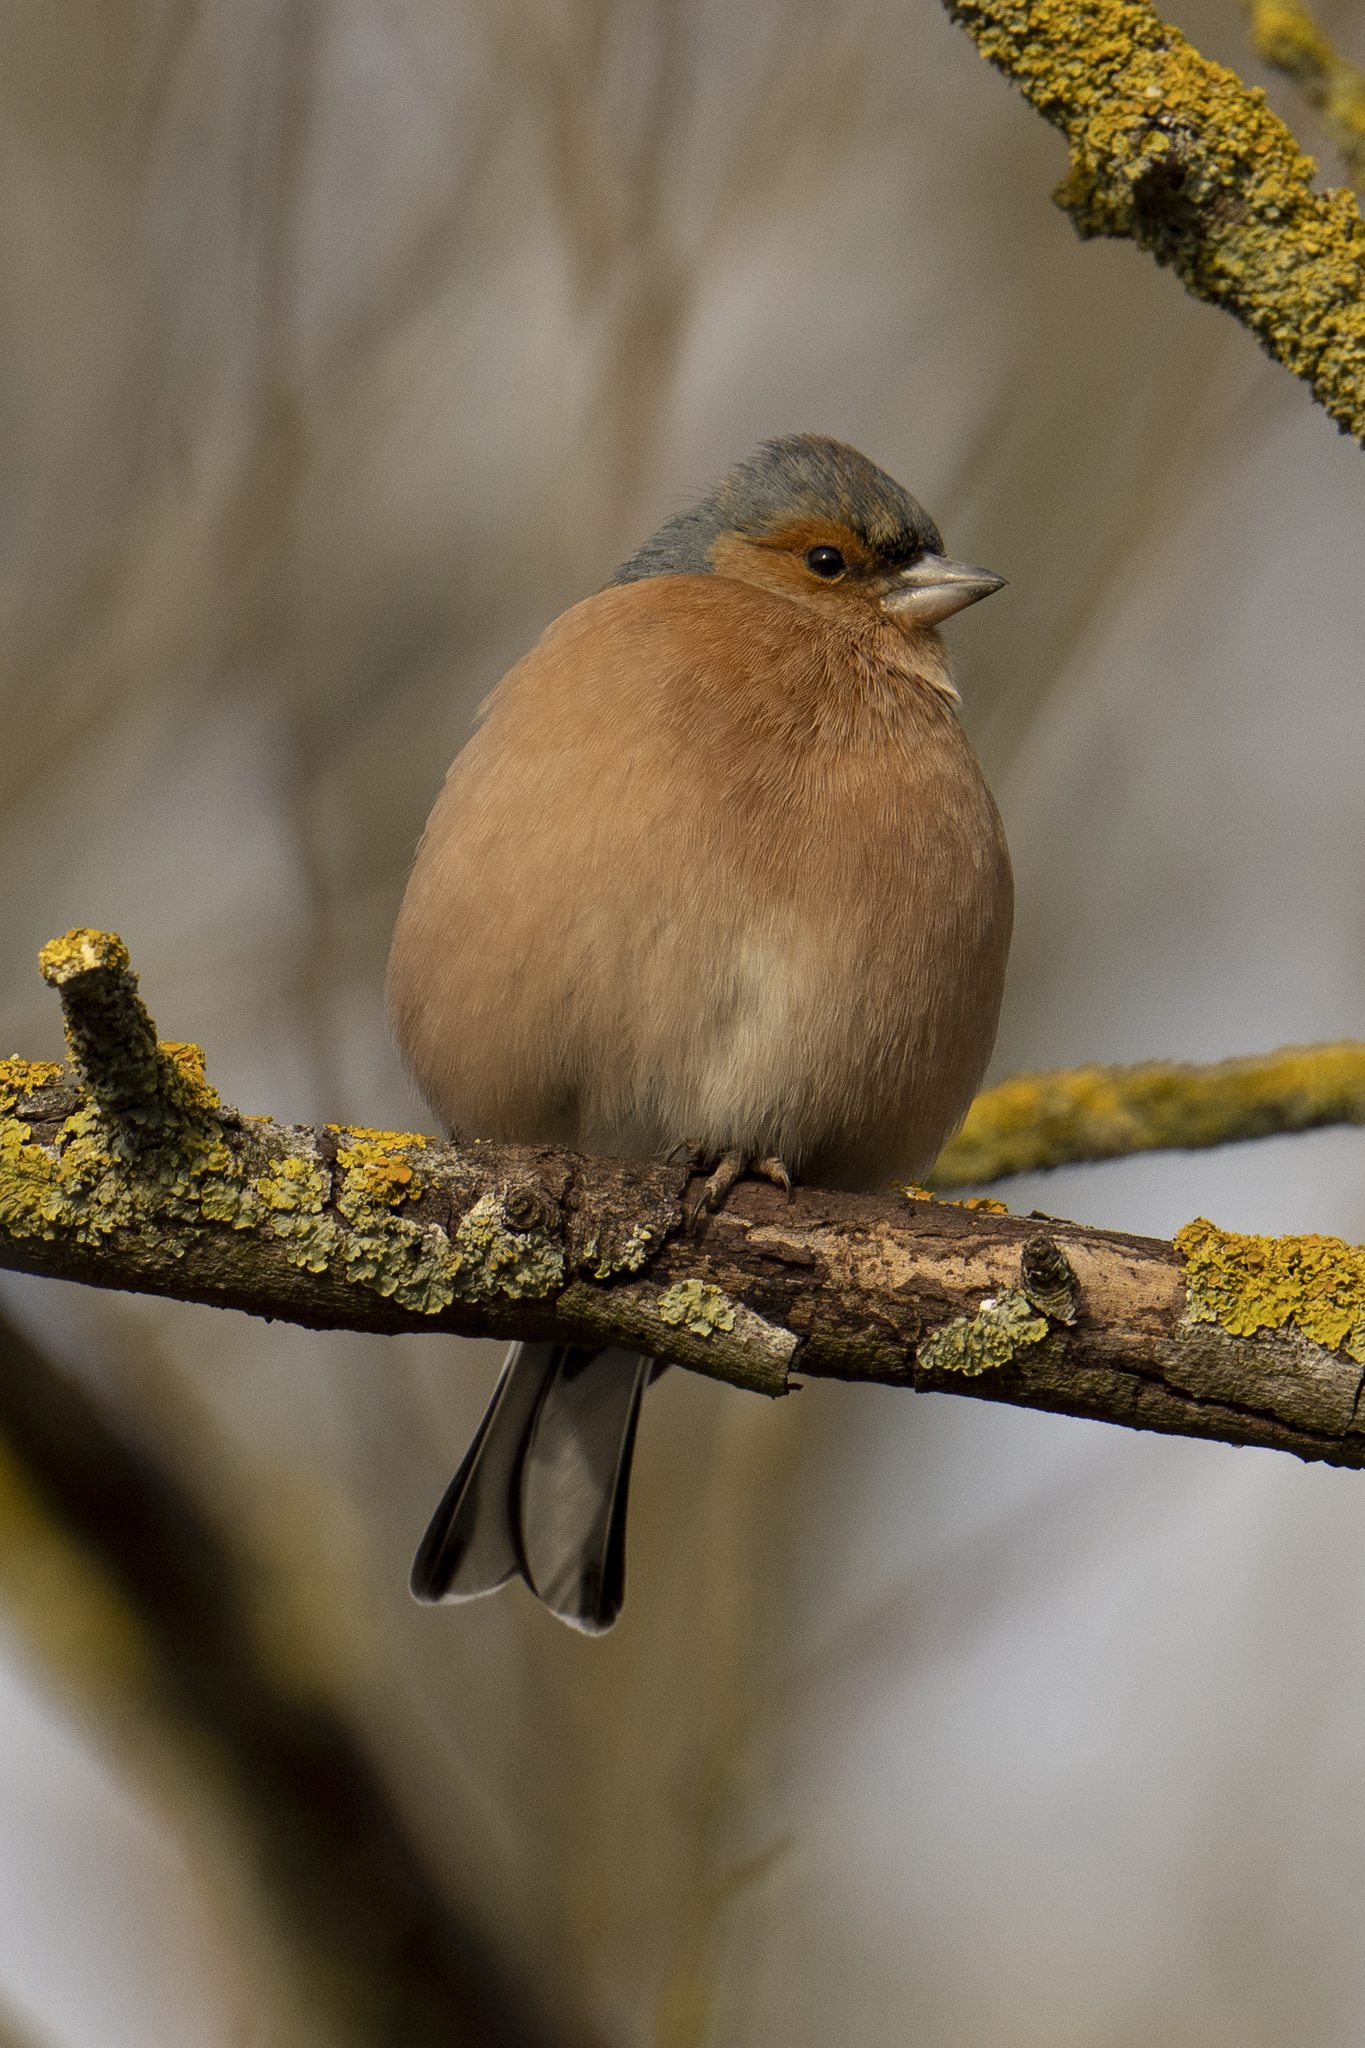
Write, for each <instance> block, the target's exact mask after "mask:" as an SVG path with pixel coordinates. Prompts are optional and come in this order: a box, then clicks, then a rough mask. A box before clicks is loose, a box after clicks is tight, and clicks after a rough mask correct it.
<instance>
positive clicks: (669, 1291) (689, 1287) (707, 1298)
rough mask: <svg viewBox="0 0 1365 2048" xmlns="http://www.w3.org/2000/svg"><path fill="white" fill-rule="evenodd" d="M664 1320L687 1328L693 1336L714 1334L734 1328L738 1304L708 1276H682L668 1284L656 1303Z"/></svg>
mask: <svg viewBox="0 0 1365 2048" xmlns="http://www.w3.org/2000/svg"><path fill="white" fill-rule="evenodd" d="M655 1313H656V1314H657V1315H658V1318H659V1321H660V1322H661V1323H667V1324H668V1325H669V1326H670V1327H671V1328H674V1329H684V1330H686V1331H687V1332H688V1333H689V1334H690V1335H691V1336H693V1337H712V1336H714V1335H715V1333H716V1331H717V1330H727V1331H728V1330H733V1329H734V1327H735V1304H734V1303H733V1302H732V1301H731V1299H730V1297H729V1295H728V1294H726V1293H725V1291H724V1289H723V1288H720V1287H713V1286H711V1284H710V1283H709V1281H705V1280H678V1281H676V1282H675V1283H674V1285H673V1286H672V1287H666V1288H665V1289H664V1291H663V1293H662V1294H661V1295H660V1296H659V1298H658V1301H657V1302H656V1304H655Z"/></svg>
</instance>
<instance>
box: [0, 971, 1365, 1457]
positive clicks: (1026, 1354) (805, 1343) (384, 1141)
mask: <svg viewBox="0 0 1365 2048" xmlns="http://www.w3.org/2000/svg"><path fill="white" fill-rule="evenodd" d="M43 969H44V973H45V974H46V976H47V978H48V980H49V981H50V982H52V983H53V985H54V986H56V987H57V989H58V991H59V993H60V995H61V998H62V1002H63V1006H64V1008H65V1011H66V1015H67V1025H68V1037H69V1041H70V1044H71V1047H72V1051H73V1054H74V1056H75V1061H76V1067H75V1070H74V1071H72V1070H66V1069H59V1068H52V1067H34V1066H30V1065H28V1064H26V1063H25V1062H22V1061H10V1062H7V1063H5V1064H4V1065H3V1066H0V1263H3V1264H5V1265H8V1266H12V1267H14V1268H16V1269H19V1270H22V1271H26V1272H31V1273H41V1274H49V1275H53V1276H56V1277H60V1278H64V1279H72V1280H81V1281H85V1282H87V1283H89V1284H92V1285H96V1286H105V1287H121V1288H130V1289H134V1290H137V1291H140V1292H144V1293H151V1294H165V1295H171V1296H174V1297H176V1298H177V1299H180V1300H185V1301H197V1302H204V1303H210V1304H212V1305H214V1306H217V1307H221V1308H237V1309H244V1310H246V1311H248V1312H249V1313H251V1314H254V1315H260V1316H266V1317H272V1318H281V1319H284V1320H288V1321H291V1322H297V1323H303V1324H307V1325H309V1326H312V1327H315V1328H336V1329H350V1330H373V1331H396V1330H418V1329H422V1330H433V1331H435V1330H443V1331H458V1332H461V1333H462V1334H465V1335H479V1336H501V1337H553V1338H561V1339H565V1340H569V1341H572V1342H575V1343H581V1344H625V1345H630V1346H633V1347H635V1348H638V1349H640V1350H643V1351H646V1352H649V1353H651V1354H653V1355H654V1356H656V1357H659V1358H662V1359H668V1360H671V1361H673V1362H674V1363H677V1364H679V1365H684V1366H688V1367H690V1368H692V1369H693V1370H695V1371H699V1372H704V1373H708V1374H710V1375H711V1376H712V1377H714V1378H717V1379H723V1380H728V1381H730V1382H731V1383H733V1384H734V1385H736V1386H741V1387H749V1388H753V1389H755V1390H757V1391H759V1392H762V1393H767V1394H781V1393H785V1392H787V1391H788V1389H789V1388H790V1387H791V1385H792V1384H793V1382H794V1380H795V1379H797V1378H798V1377H824V1378H835V1379H846V1380H871V1381H879V1382H883V1383H885V1384H889V1385H893V1386H907V1387H915V1388H919V1389H936V1390H940V1391H950V1392H956V1393H971V1394H975V1395H977V1396H978V1397H980V1398H983V1399H987V1400H998V1401H1006V1402H1012V1403H1015V1404H1017V1405H1019V1406H1022V1407H1031V1408H1044V1409H1050V1410H1053V1411H1055V1412H1058V1413H1062V1414H1068V1415H1084V1416H1093V1417H1097V1418H1100V1419H1102V1420H1105V1421H1109V1422H1118V1423H1123V1424H1127V1425H1129V1426H1131V1427H1136V1428H1145V1429H1158V1430H1165V1431H1172V1432H1176V1433H1179V1434H1182V1435H1187V1436H1200V1437H1214V1438H1218V1439H1220V1440H1221V1441H1224V1442H1227V1443H1237V1444H1265V1445H1269V1446H1272V1447H1274V1448H1276V1449H1280V1450H1289V1451H1294V1452H1296V1453H1297V1454H1298V1455H1299V1456H1300V1457H1304V1458H1315V1459H1323V1460H1326V1461H1327V1462H1330V1463H1334V1464H1341V1465H1351V1466H1355V1465H1360V1464H1362V1463H1365V1426H1363V1425H1362V1423H1361V1420H1360V1417H1359V1414H1358V1410H1359V1405H1360V1394H1361V1384H1362V1376H1363V1375H1362V1365H1363V1364H1365V1253H1361V1252H1358V1251H1356V1250H1354V1249H1353V1248H1352V1247H1350V1246H1347V1245H1344V1244H1340V1243H1338V1242H1337V1241H1336V1240H1334V1239H1329V1238H1281V1239H1275V1240H1271V1239H1262V1238H1252V1237H1236V1236H1233V1235H1231V1234H1230V1233H1224V1232H1221V1231H1218V1230H1215V1228H1214V1227H1213V1225H1212V1224H1208V1223H1205V1222H1203V1221H1202V1220H1201V1221H1199V1222H1197V1223H1193V1224H1191V1225H1189V1226H1187V1227H1186V1229H1185V1230H1184V1231H1182V1232H1180V1233H1179V1234H1178V1235H1177V1238H1176V1240H1175V1241H1174V1243H1166V1242H1163V1241H1159V1240H1156V1239H1152V1238H1143V1237H1131V1236H1126V1235H1122V1234H1120V1233H1117V1232H1113V1231H1103V1230H1094V1229H1089V1228H1085V1227H1082V1226H1080V1225H1078V1224H1073V1223H1066V1222H1062V1221H1060V1220H1057V1219H1054V1218H1050V1217H1040V1216H1038V1215H1033V1216H1028V1217H1020V1216H1011V1215H1008V1214H1004V1213H997V1211H998V1210H999V1205H998V1204H987V1205H976V1204H967V1205H963V1206H958V1205H954V1204H945V1203H940V1202H936V1201H933V1200H931V1199H929V1198H927V1197H921V1196H920V1195H919V1194H918V1192H917V1191H916V1192H915V1193H904V1194H900V1193H896V1194H887V1195H855V1194H845V1193H835V1192H828V1191H822V1190H819V1189H809V1188H803V1189H798V1190H797V1191H796V1193H795V1194H794V1195H793V1196H792V1197H791V1198H790V1199H788V1198H787V1197H785V1196H783V1195H782V1194H781V1193H779V1192H778V1191H777V1190H776V1189H773V1188H770V1187H767V1186H765V1185H759V1184H752V1185H743V1186H741V1187H740V1188H739V1189H737V1190H736V1192H735V1193H734V1195H732V1197H731V1199H730V1201H729V1202H728V1203H727V1205H726V1207H725V1208H724V1210H723V1211H722V1212H721V1213H720V1214H718V1215H716V1216H714V1217H708V1218H706V1219H705V1220H704V1221H703V1222H702V1223H701V1225H700V1226H699V1227H698V1226H697V1225H696V1224H694V1223H693V1221H692V1217H691V1204H692V1203H693V1201H694V1200H695V1196H696V1193H697V1183H696V1182H694V1181H692V1180H690V1179H689V1176H688V1174H687V1172H686V1171H685V1169H683V1168H681V1167H673V1166H668V1165H657V1164H651V1163H640V1162H626V1161H620V1160H608V1159H587V1158H583V1157H580V1156H578V1155H576V1154H573V1153H570V1152H565V1151H561V1150H556V1149H553V1148H548V1147H540V1146H493V1145H485V1144H479V1143H475V1144H470V1145H454V1144H443V1143H439V1142H437V1141H436V1140H434V1139H427V1138H423V1137H421V1136H417V1135H415V1134H411V1133H393V1132H377V1131H368V1130H357V1129H351V1128H347V1127H340V1126H333V1125H328V1126H324V1127H323V1128H321V1129H311V1128H306V1127H301V1126H285V1125H281V1124H276V1123H273V1122H271V1121H270V1120H269V1119H265V1118H253V1117H243V1116H241V1115H240V1114H239V1113H238V1112H236V1111H233V1110H228V1109H224V1108H223V1107H222V1106H221V1104H220V1103H219V1101H218V1098H217V1096H216V1095H215V1094H214V1092H213V1090H212V1089H211V1088H210V1087H209V1086H208V1085H207V1083H206V1081H205V1080H204V1076H203V1070H202V1064H201V1062H200V1059H199V1055H198V1052H197V1049H196V1048H194V1047H186V1046H180V1045H170V1046H160V1045H158V1044H157V1041H156V1037H155V1032H154V1030H153V1027H152V1024H151V1020H150V1018H149V1017H148V1016H147V1013H146V1011H145V1010H144V1009H143V1007H142V1004H141V1001H140V999H139V997H138V996H137V993H136V977H135V976H134V975H133V974H132V973H131V972H130V971H129V969H128V962H127V955H126V952H125V951H124V949H123V947H122V946H121V944H120V943H119V942H118V941H117V940H116V939H113V938H111V937H110V936H108V935H106V934H101V933H91V932H78V933H73V934H71V935H69V936H68V938H67V939H65V940H62V941H58V942H55V943H54V945H53V946H51V947H48V948H46V949H45V952H44V955H43Z"/></svg>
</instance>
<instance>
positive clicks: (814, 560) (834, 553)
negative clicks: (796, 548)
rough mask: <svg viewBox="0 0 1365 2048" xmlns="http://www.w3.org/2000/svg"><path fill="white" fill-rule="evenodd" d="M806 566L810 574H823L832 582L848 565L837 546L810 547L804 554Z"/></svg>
mask: <svg viewBox="0 0 1365 2048" xmlns="http://www.w3.org/2000/svg"><path fill="white" fill-rule="evenodd" d="M806 567H807V568H808V569H809V570H810V573H811V575H812V576H823V577H824V579H825V581H826V582H827V583H832V582H833V581H834V579H835V577H836V576H842V575H843V573H844V570H845V569H846V568H847V567H848V564H847V562H846V561H845V560H844V558H843V556H842V555H841V554H840V553H839V550H838V548H811V549H810V551H809V552H808V554H807V556H806Z"/></svg>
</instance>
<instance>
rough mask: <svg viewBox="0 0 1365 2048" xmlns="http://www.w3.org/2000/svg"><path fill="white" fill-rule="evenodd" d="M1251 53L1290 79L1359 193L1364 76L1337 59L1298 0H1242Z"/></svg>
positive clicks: (1363, 168) (1363, 187) (1363, 164)
mask: <svg viewBox="0 0 1365 2048" xmlns="http://www.w3.org/2000/svg"><path fill="white" fill-rule="evenodd" d="M1242 4H1243V6H1244V8H1245V10H1246V14H1247V19H1248V21H1249V23H1250V26H1251V41H1252V47H1253V48H1254V49H1255V52H1256V55H1257V56H1258V57H1259V58H1260V59H1261V60H1262V62H1263V63H1266V64H1269V65H1271V66H1273V68H1274V69H1275V70H1276V71H1282V72H1283V73H1284V75H1285V77H1286V78H1292V79H1293V80H1294V82H1295V84H1296V85H1297V86H1298V87H1299V90H1300V91H1301V92H1302V94H1303V96H1304V98H1305V99H1306V100H1307V102H1308V104H1309V106H1310V107H1313V108H1315V109H1316V111H1317V112H1318V113H1319V114H1321V116H1322V121H1323V126H1324V127H1325V128H1326V130H1327V132H1328V134H1329V135H1330V136H1331V138H1332V140H1333V142H1335V144H1336V146H1337V148H1338V149H1339V150H1340V151H1341V155H1342V160H1343V162H1344V163H1345V166H1346V171H1347V175H1348V176H1349V178H1350V180H1351V183H1352V184H1353V185H1354V186H1355V188H1356V190H1357V192H1361V191H1365V71H1363V70H1362V69H1361V67H1360V66H1359V65H1358V64H1352V63H1351V62H1349V60H1348V59H1347V58H1345V57H1343V56H1341V55H1340V54H1339V52H1338V51H1337V50H1336V49H1335V48H1334V47H1333V45H1332V43H1331V41H1330V40H1329V39H1328V37H1327V36H1325V35H1324V34H1323V32H1322V29H1321V28H1320V27H1319V25H1318V23H1317V22H1316V20H1315V19H1314V17H1313V16H1312V14H1310V12H1309V11H1308V9H1307V8H1306V7H1305V6H1304V5H1303V0H1242Z"/></svg>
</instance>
